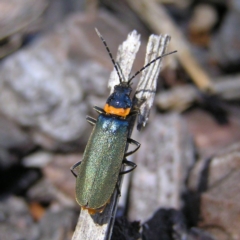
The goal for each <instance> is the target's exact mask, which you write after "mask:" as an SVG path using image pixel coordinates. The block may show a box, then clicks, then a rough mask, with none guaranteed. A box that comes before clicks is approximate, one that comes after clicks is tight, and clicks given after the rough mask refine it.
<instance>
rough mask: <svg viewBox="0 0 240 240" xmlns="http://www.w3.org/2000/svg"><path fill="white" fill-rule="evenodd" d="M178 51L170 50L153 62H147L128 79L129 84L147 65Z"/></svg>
mask: <svg viewBox="0 0 240 240" xmlns="http://www.w3.org/2000/svg"><path fill="white" fill-rule="evenodd" d="M176 52H177V51H173V52H169V53H165V54H163V55H161V56H158V57H157V58H155V59H153V60H152V61H151V62H149V63H148V64H146V65H145V66H144V67H142V68H141V69H140V70H139V71H137V72H136V73H135V74H134V75H133V76H132V77H131V78H130V79H129V80H128V84H130V82H131V81H132V80H133V79H134V78H135V77H136V76H137V75H138V74H139V73H140V72H142V71H143V70H144V69H146V68H147V67H149V66H150V65H151V64H152V63H154V62H156V61H157V60H159V59H160V58H163V57H165V56H167V55H170V54H173V53H176Z"/></svg>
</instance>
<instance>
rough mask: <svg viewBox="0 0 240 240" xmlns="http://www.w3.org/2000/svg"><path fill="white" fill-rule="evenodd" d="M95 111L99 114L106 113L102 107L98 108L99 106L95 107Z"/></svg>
mask: <svg viewBox="0 0 240 240" xmlns="http://www.w3.org/2000/svg"><path fill="white" fill-rule="evenodd" d="M93 109H94V110H95V111H97V112H98V113H100V114H101V113H106V112H105V111H104V110H103V109H102V108H100V107H97V106H94V107H93Z"/></svg>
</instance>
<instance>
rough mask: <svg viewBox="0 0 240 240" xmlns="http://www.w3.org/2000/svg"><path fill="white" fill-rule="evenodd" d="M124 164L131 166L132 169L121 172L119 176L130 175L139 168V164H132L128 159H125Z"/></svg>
mask: <svg viewBox="0 0 240 240" xmlns="http://www.w3.org/2000/svg"><path fill="white" fill-rule="evenodd" d="M123 164H126V165H127V166H130V167H132V168H130V169H129V170H126V171H123V172H120V173H119V174H121V175H122V174H126V173H129V172H131V171H133V170H134V169H135V168H136V167H137V164H136V163H134V162H130V161H128V160H127V159H126V158H124V159H123Z"/></svg>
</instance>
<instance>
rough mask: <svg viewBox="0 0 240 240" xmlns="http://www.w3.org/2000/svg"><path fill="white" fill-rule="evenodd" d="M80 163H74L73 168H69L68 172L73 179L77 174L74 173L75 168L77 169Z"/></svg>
mask: <svg viewBox="0 0 240 240" xmlns="http://www.w3.org/2000/svg"><path fill="white" fill-rule="evenodd" d="M81 163H82V161H79V162H77V163H75V164H74V165H73V166H71V167H70V170H71V172H72V174H73V176H74V177H77V174H76V173H75V172H74V170H75V168H77V167H78V166H79V165H80V164H81Z"/></svg>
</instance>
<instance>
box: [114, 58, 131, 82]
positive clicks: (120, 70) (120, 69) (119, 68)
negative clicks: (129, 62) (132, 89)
mask: <svg viewBox="0 0 240 240" xmlns="http://www.w3.org/2000/svg"><path fill="white" fill-rule="evenodd" d="M116 65H117V67H118V70H119V72H120V73H121V76H122V79H123V81H124V82H128V81H126V79H125V77H124V74H123V72H122V68H121V67H120V65H119V63H118V62H116Z"/></svg>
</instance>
